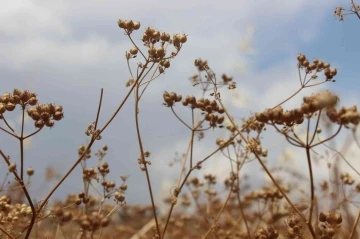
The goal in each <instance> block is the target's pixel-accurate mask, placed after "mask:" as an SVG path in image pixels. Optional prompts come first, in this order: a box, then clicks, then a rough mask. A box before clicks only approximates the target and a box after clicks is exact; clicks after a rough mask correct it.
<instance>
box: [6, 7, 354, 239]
mask: <svg viewBox="0 0 360 239" xmlns="http://www.w3.org/2000/svg"><path fill="white" fill-rule="evenodd" d="M345 11H348V13H344V12H345ZM359 11H360V7H359V5H356V4H355V3H354V2H353V1H351V9H349V10H346V9H344V8H342V7H338V8H337V9H336V10H335V15H336V16H337V17H339V19H340V20H343V18H344V16H345V15H348V14H356V15H357V16H358V17H359V18H360V16H359ZM118 26H119V27H120V29H121V30H122V31H123V32H124V34H125V35H126V36H127V37H128V38H129V40H130V42H131V44H132V46H131V47H130V49H129V50H128V51H127V52H126V53H125V58H126V60H127V66H128V69H129V74H130V75H131V78H130V79H129V80H127V81H126V83H125V86H126V87H128V88H129V90H128V93H127V94H126V96H125V97H124V100H123V101H122V102H121V104H120V105H119V106H118V108H117V109H116V110H115V111H114V113H113V115H112V116H111V117H110V118H109V119H108V120H107V122H106V123H105V124H104V125H103V126H102V127H99V126H98V121H99V117H100V111H101V105H102V99H103V90H101V94H100V100H99V105H98V108H97V114H96V118H95V120H94V121H93V122H91V123H90V124H89V125H88V127H87V128H86V129H85V135H86V136H87V137H88V138H89V143H88V144H87V145H80V146H79V148H78V152H77V157H78V158H77V160H75V163H74V164H73V165H72V166H71V168H70V169H69V170H68V171H67V172H66V174H65V175H63V176H59V175H58V173H57V172H56V170H54V169H52V168H48V169H47V172H46V174H45V175H44V178H45V180H57V181H58V182H57V184H56V186H55V187H54V188H53V189H52V190H51V191H50V192H48V194H47V196H46V197H45V198H44V199H43V200H42V201H40V202H35V201H34V200H33V199H32V198H33V197H32V196H31V195H29V192H28V188H29V186H30V179H31V177H32V176H33V175H34V174H35V173H36V169H34V168H27V169H24V161H25V160H26V159H25V156H24V140H26V139H28V138H30V137H32V136H34V135H35V134H38V133H40V131H42V130H46V128H47V127H48V128H51V127H56V125H57V124H58V123H60V122H58V121H61V120H62V119H63V118H64V110H63V108H62V107H61V106H59V105H56V104H54V103H50V104H40V103H39V102H38V101H39V99H38V96H37V95H36V94H35V93H33V92H29V91H27V90H24V91H22V90H19V89H14V90H13V92H12V93H4V94H3V95H2V96H1V97H0V120H1V121H2V122H3V125H2V126H0V129H1V130H2V131H3V133H4V134H7V135H8V136H9V137H14V138H16V139H17V140H18V141H19V144H20V160H16V159H13V158H12V157H10V156H8V155H7V154H6V149H1V150H0V154H1V158H2V159H3V160H4V161H5V163H6V164H7V166H8V173H7V174H6V175H5V179H4V183H3V184H2V185H1V197H0V230H1V232H0V233H1V238H12V239H15V238H131V239H135V238H138V239H139V238H157V239H165V238H203V239H205V238H223V239H225V238H226V239H232V238H233V239H235V238H239V239H240V238H243V239H245V238H247V239H250V238H253V239H276V238H279V239H280V238H289V239H293V238H321V239H331V238H349V239H351V238H359V237H360V230H358V228H359V226H358V222H359V218H360V212H355V213H354V211H352V210H351V209H350V207H351V206H352V208H357V207H358V204H359V203H358V202H357V201H356V200H358V199H359V193H360V181H359V178H358V177H357V178H353V176H351V175H354V172H355V174H356V175H357V176H360V174H359V172H358V169H356V168H355V167H353V166H352V165H351V164H350V163H349V162H348V161H347V159H346V158H345V156H343V155H342V154H341V153H340V152H338V151H336V150H335V149H333V148H331V147H330V146H328V145H327V143H328V142H329V141H331V140H333V139H334V138H336V137H337V136H338V135H339V133H340V131H349V130H350V133H352V134H353V135H354V136H355V131H356V128H357V126H358V125H359V123H360V113H359V112H358V111H357V107H356V106H341V107H340V106H339V98H340V97H339V96H337V95H335V94H333V93H331V92H330V91H327V90H325V91H322V92H318V93H313V94H311V95H309V96H307V97H304V98H303V102H302V104H300V105H299V106H298V107H297V108H293V109H284V108H283V106H282V105H283V104H284V103H285V102H287V101H289V100H292V98H293V97H294V96H295V95H297V94H298V93H299V92H301V91H302V90H303V89H305V88H309V87H316V86H318V85H321V84H329V83H333V82H335V77H336V75H337V70H336V68H331V67H330V63H327V62H325V61H322V60H319V59H314V60H313V61H312V62H311V61H310V60H308V58H307V57H306V56H305V55H303V54H299V55H298V56H297V68H298V72H299V81H300V86H299V89H298V90H297V91H296V92H295V93H294V94H292V95H291V96H289V97H288V98H287V99H284V101H283V102H281V103H279V104H278V105H275V106H273V107H272V108H267V109H264V110H263V111H262V112H257V113H254V114H252V115H250V116H248V117H247V118H244V119H243V120H242V122H241V123H239V122H235V120H234V118H233V117H232V115H231V113H230V112H229V110H228V107H227V106H226V105H225V104H224V103H223V101H222V97H221V94H226V93H227V92H228V91H229V90H233V89H235V88H236V87H237V85H236V83H235V81H234V79H233V77H230V76H228V75H226V74H222V75H221V77H220V79H218V78H217V75H216V74H215V73H214V72H213V71H212V70H211V68H210V66H209V64H208V61H206V60H203V59H196V60H195V62H194V66H195V68H196V74H194V75H193V76H191V77H190V78H189V79H190V81H191V84H192V85H193V86H194V87H200V90H201V92H202V96H201V97H195V96H191V95H186V96H183V95H182V94H180V93H179V92H168V91H164V93H163V96H162V97H163V100H164V103H163V104H164V106H165V107H164V109H166V110H170V111H171V112H172V113H173V115H174V119H176V120H178V121H179V122H180V124H182V125H183V126H184V128H185V129H186V130H188V132H189V135H190V139H189V143H188V147H187V150H186V152H185V153H184V154H182V155H181V156H179V157H178V158H177V159H175V160H174V162H171V166H174V165H175V164H179V165H180V166H179V167H180V171H179V175H178V177H177V184H176V185H174V188H173V190H172V192H171V195H169V196H168V197H166V198H164V199H163V200H164V203H165V204H166V205H167V206H168V208H167V213H166V214H159V213H158V209H159V208H158V206H156V203H155V200H154V195H153V190H152V185H153V184H152V180H151V175H150V173H151V170H150V168H151V160H150V155H151V153H150V152H149V151H147V150H146V146H145V144H146V142H143V140H142V137H141V130H140V127H139V125H140V123H139V116H140V115H141V114H140V111H139V105H140V103H141V99H142V97H143V93H144V92H145V90H147V89H148V87H149V85H150V84H151V82H153V81H154V80H156V79H157V78H158V77H159V76H160V75H162V74H164V73H165V72H166V71H168V70H169V69H170V68H171V64H172V61H173V60H174V59H175V58H176V56H177V55H178V54H179V52H180V51H181V50H182V47H183V46H184V44H186V42H187V35H186V34H170V33H167V32H162V31H159V30H157V29H155V28H153V27H147V28H146V29H145V30H144V32H143V33H142V38H141V41H142V44H143V46H139V45H138V44H136V43H135V41H134V40H133V39H134V37H133V35H134V34H136V32H137V31H138V30H139V29H140V22H136V21H131V20H119V21H118ZM135 58H136V59H138V58H140V60H139V61H138V62H137V64H135V65H134V64H133V61H134V60H135ZM134 69H135V70H134ZM223 88H225V89H223ZM220 92H221V94H220ZM131 94H134V96H135V104H134V113H135V114H134V115H135V123H136V134H137V140H138V145H139V156H138V158H137V163H138V164H139V169H140V170H141V171H142V172H143V173H144V174H145V176H146V180H147V182H146V183H147V187H148V193H149V195H150V198H151V201H150V202H149V205H143V206H138V205H131V204H130V205H128V204H127V203H126V192H127V189H128V185H129V186H130V187H131V183H129V182H128V181H129V180H128V177H127V176H120V175H116V173H113V172H112V168H111V165H110V164H109V163H108V162H107V161H106V160H105V158H106V155H107V152H108V151H109V150H112V149H109V147H108V146H107V145H104V146H103V147H102V148H101V149H99V150H98V151H97V152H95V153H94V152H93V151H92V146H93V143H94V142H95V141H97V140H102V137H101V136H102V135H101V134H102V132H103V131H104V130H106V129H107V128H108V126H109V125H110V124H111V123H112V121H113V119H114V118H115V117H116V116H117V114H118V113H119V111H120V110H121V109H122V107H123V105H124V103H125V102H126V101H127V99H128V98H129V96H130V95H131ZM16 107H19V108H20V109H21V113H22V127H21V131H20V132H17V131H15V130H14V129H13V128H12V127H11V126H10V124H9V123H8V121H7V120H6V119H7V117H8V113H9V112H11V111H14V109H15V108H16ZM180 107H184V108H185V109H186V110H187V111H188V113H189V115H190V119H191V121H190V122H188V120H186V119H188V117H184V116H181V115H179V114H178V113H177V112H178V108H180ZM25 114H27V115H28V116H29V117H30V118H31V119H32V120H33V123H34V126H35V129H34V132H33V133H31V134H28V135H24V124H25V120H24V118H25ZM226 120H227V121H228V122H229V123H228V124H226V123H225V122H226ZM55 122H56V124H55ZM332 127H335V128H336V130H335V131H334V132H333V131H332V130H330V129H332ZM266 128H272V129H274V130H275V131H276V132H278V133H279V134H280V135H282V136H283V137H284V139H285V140H286V141H287V142H288V143H289V145H291V146H295V147H297V148H300V149H301V150H303V152H304V153H303V155H304V162H306V165H307V168H306V170H301V171H298V170H297V169H291V168H286V167H285V166H284V165H278V167H275V168H271V167H270V166H269V165H268V163H267V158H269V156H270V154H271V152H269V150H268V149H267V148H266V147H265V146H264V145H263V141H264V138H265V137H266V134H265V133H264V131H265V129H266ZM323 129H325V130H323ZM209 130H215V131H222V132H225V133H226V135H227V137H225V138H221V137H218V138H215V139H214V140H213V142H214V145H216V146H217V149H216V150H214V151H212V152H211V151H210V152H208V156H206V157H205V158H202V159H199V158H195V157H194V153H193V152H194V149H195V148H196V144H197V142H195V140H194V139H195V137H198V139H199V140H201V139H203V138H204V137H206V135H205V134H206V133H207V131H209ZM300 130H305V137H301V135H299V133H298V132H300ZM325 131H328V132H329V134H325ZM354 140H355V141H356V143H357V144H358V145H359V146H360V144H359V142H358V141H357V139H356V137H354ZM319 147H325V148H328V149H330V150H332V151H335V152H336V157H337V158H339V159H343V160H344V161H345V162H346V163H347V164H349V166H351V168H352V170H353V172H352V173H351V174H350V173H349V172H338V171H339V169H338V168H337V167H336V165H335V166H334V167H332V169H333V171H332V172H330V173H334V175H335V176H332V177H330V179H329V180H324V181H322V182H320V183H319V182H317V181H316V180H315V179H314V175H315V174H316V173H317V171H316V168H314V163H315V161H316V158H317V157H318V156H319V155H318V153H317V151H316V149H317V148H319ZM216 154H222V155H223V156H224V157H225V158H226V159H228V163H229V164H230V166H231V171H230V172H229V174H228V177H227V178H226V179H225V180H224V181H223V182H221V181H219V179H218V178H217V176H216V175H215V174H212V173H207V174H203V173H202V171H201V170H202V167H203V165H205V164H207V163H208V162H209V161H211V159H212V157H213V156H214V155H216ZM94 157H95V158H96V159H93V158H94ZM247 163H254V164H255V163H259V164H260V166H261V167H262V169H263V172H260V173H261V174H263V173H264V174H265V175H267V176H268V178H269V179H270V181H269V182H265V183H264V184H263V185H262V186H261V187H260V188H256V187H254V186H253V182H252V181H251V179H249V177H247V175H246V173H244V172H243V166H244V165H245V164H247ZM76 167H81V168H82V183H83V190H82V191H81V192H75V193H74V194H69V195H67V196H66V197H64V198H63V199H62V200H61V201H55V202H54V201H53V200H51V201H50V199H51V196H52V195H53V193H54V192H55V191H56V190H57V189H58V187H59V186H60V185H61V184H62V183H63V182H64V180H65V179H66V178H67V177H68V176H69V175H70V174H71V173H72V172H73V170H74V169H75V168H76ZM278 171H283V172H287V173H289V174H291V176H292V177H291V179H290V180H282V179H280V178H279V174H278ZM303 171H304V172H303ZM303 173H305V174H303ZM306 173H307V174H306ZM9 175H12V176H14V178H15V179H14V180H13V181H11V180H10V179H9V178H8V176H9ZM304 175H305V176H304ZM118 176H120V180H119V181H113V180H111V178H114V177H118ZM8 181H9V182H11V183H10V184H6V182H8ZM299 183H302V184H306V185H308V187H307V192H303V191H302V189H301V187H300V186H299V185H300V184H299ZM299 192H300V193H299Z"/></svg>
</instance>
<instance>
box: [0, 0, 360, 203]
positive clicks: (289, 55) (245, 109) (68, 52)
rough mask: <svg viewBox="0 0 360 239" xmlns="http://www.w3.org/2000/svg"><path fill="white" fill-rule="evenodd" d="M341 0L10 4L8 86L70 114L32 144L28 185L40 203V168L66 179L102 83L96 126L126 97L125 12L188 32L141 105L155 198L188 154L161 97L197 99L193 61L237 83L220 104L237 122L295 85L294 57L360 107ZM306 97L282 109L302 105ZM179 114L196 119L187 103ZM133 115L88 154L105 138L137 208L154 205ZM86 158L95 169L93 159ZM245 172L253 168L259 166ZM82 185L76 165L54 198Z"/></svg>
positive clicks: (218, 160) (2, 22) (2, 66)
mask: <svg viewBox="0 0 360 239" xmlns="http://www.w3.org/2000/svg"><path fill="white" fill-rule="evenodd" d="M340 4H344V6H346V7H347V5H346V4H347V1H339V0H318V1H311V0H292V1H277V0H273V1H265V0H260V1H244V0H237V1H226V0H225V1H212V0H207V1H202V0H201V1H188V0H183V1H178V2H176V1H163V0H157V1H155V0H146V1H144V0H133V1H114V0H108V1H105V0H104V1H101V0H86V1H85V0H71V1H70V0H64V1H45V0H28V1H25V0H13V1H3V3H2V7H1V9H0V52H1V57H0V74H1V91H2V92H1V93H4V92H7V91H9V92H11V91H12V89H14V88H19V89H28V90H31V91H34V92H36V93H37V94H38V96H39V97H38V98H39V100H40V102H43V103H52V102H54V103H56V104H59V105H62V106H63V107H64V112H65V118H64V119H63V120H62V121H61V122H59V123H57V124H56V125H55V127H54V128H52V129H51V130H49V129H44V130H42V132H40V133H39V134H38V135H36V136H35V137H33V138H32V139H31V140H30V141H29V142H28V144H27V149H26V166H32V167H34V168H35V169H36V175H35V176H34V179H33V184H32V188H31V190H32V191H33V192H36V193H37V195H39V198H37V199H38V200H40V199H41V197H42V195H45V194H46V192H47V191H48V190H50V188H51V183H46V182H44V181H43V176H42V175H41V174H42V173H43V172H44V170H45V168H46V167H48V166H53V167H55V168H56V170H57V172H58V173H59V174H60V175H62V174H63V173H65V172H66V171H67V169H69V168H70V166H71V165H72V163H73V162H74V161H75V160H76V157H77V148H78V146H79V145H80V144H84V143H86V142H87V138H86V136H85V134H84V131H85V129H86V127H87V125H88V124H89V123H91V122H92V121H93V120H94V118H95V114H96V108H97V102H98V97H99V93H100V89H101V88H104V104H103V109H102V115H101V118H100V124H104V123H105V122H106V120H107V119H108V118H109V117H110V115H111V113H112V112H113V110H114V109H115V108H116V106H117V105H118V104H119V102H121V100H122V99H123V97H124V95H125V93H126V92H127V88H126V87H125V82H126V81H127V80H128V79H129V77H130V75H129V72H128V70H127V66H126V61H125V58H124V54H125V51H126V50H128V49H130V48H131V47H132V44H131V42H130V41H129V40H128V39H127V37H126V36H125V35H124V34H123V32H122V30H121V29H119V28H118V26H117V20H118V19H119V18H120V19H129V20H135V21H140V22H141V24H142V28H141V29H144V28H145V27H147V26H153V27H155V28H157V29H159V30H161V31H166V32H168V33H171V34H172V33H186V34H188V42H187V43H186V44H185V45H184V47H183V49H182V51H181V52H180V54H179V56H178V57H176V59H175V60H174V61H173V62H172V63H171V67H170V68H169V70H168V71H167V72H166V74H165V75H162V76H161V77H160V78H159V79H158V80H156V81H155V82H154V83H153V84H152V85H151V86H150V88H149V90H147V92H146V94H145V95H144V100H143V102H142V103H141V105H140V112H141V113H140V123H141V130H142V132H143V133H142V134H143V140H144V145H145V149H146V150H149V151H150V152H151V153H152V154H151V158H150V160H151V161H152V166H151V167H150V175H151V178H152V180H153V182H154V188H155V193H156V195H160V192H161V191H162V189H165V188H166V187H171V186H173V183H172V181H171V180H174V179H176V176H174V175H177V174H176V172H178V169H179V166H177V167H174V168H169V167H168V163H169V162H170V161H171V160H172V159H173V158H174V153H175V152H180V153H182V152H183V151H184V150H185V149H186V147H187V142H188V138H189V136H190V132H187V131H186V130H185V128H184V126H183V125H181V123H179V122H178V121H176V120H174V119H175V118H174V116H173V115H172V114H171V112H170V111H169V109H167V108H165V107H163V106H162V93H163V91H164V90H167V91H176V92H177V93H180V94H183V95H186V94H198V91H196V89H193V88H192V86H191V85H190V84H189V80H188V77H189V76H191V75H192V74H193V73H195V72H196V69H195V67H194V65H193V63H194V60H195V59H196V58H199V57H201V58H203V59H207V60H208V62H209V65H210V67H212V69H213V70H214V71H215V72H217V73H218V74H222V73H227V74H228V75H231V76H233V77H234V79H235V80H236V81H237V85H238V88H237V89H236V90H235V91H234V92H233V93H229V92H226V91H225V93H227V94H228V95H226V94H225V93H224V101H225V103H226V104H227V105H228V106H229V107H230V108H231V110H232V112H233V115H234V116H235V117H237V118H240V117H248V116H249V115H250V114H251V113H252V112H256V111H258V110H263V109H264V108H267V107H272V106H274V105H276V104H277V103H279V102H281V101H282V100H283V99H285V98H286V97H287V96H289V95H291V94H292V93H293V92H295V91H296V90H297V89H298V88H299V80H298V76H297V69H296V63H297V62H296V55H297V54H298V53H303V54H305V55H306V56H307V57H308V58H309V59H313V58H314V57H316V58H319V59H321V60H323V61H326V62H329V63H330V64H331V65H332V66H333V67H336V68H337V69H338V76H337V77H336V80H337V82H336V83H331V84H326V85H324V86H322V87H321V88H317V89H318V90H320V89H325V88H328V89H330V90H332V91H334V92H335V93H337V94H339V95H340V96H341V103H342V104H344V105H346V106H350V105H353V104H359V103H360V97H359V89H360V87H359V85H358V76H359V73H360V68H359V63H358V57H359V53H360V52H359V47H358V42H359V40H360V33H359V31H358V29H359V27H360V22H359V21H358V20H357V19H356V18H355V17H354V16H350V17H348V18H346V19H345V21H344V22H340V21H338V20H337V19H336V18H335V17H334V16H333V12H334V9H335V7H337V6H338V5H340ZM140 38H141V31H139V32H135V33H134V40H136V42H137V43H139V44H140V45H141V43H140V41H139V39H140ZM314 90H315V89H314ZM312 91H313V90H308V91H305V92H304V94H310V93H311V92H312ZM304 94H300V95H299V97H297V98H295V99H294V101H292V102H290V103H289V104H287V105H286V106H287V107H294V106H297V105H298V103H299V102H300V100H301V95H304ZM179 112H181V113H182V114H184V115H186V114H189V112H188V111H186V110H181V109H179ZM133 115H134V114H133V100H132V98H130V100H129V102H128V103H127V104H126V105H125V107H124V108H123V111H122V112H121V113H120V114H119V115H118V117H117V118H116V119H115V120H114V122H113V124H112V125H110V127H109V128H108V129H107V131H105V132H104V134H103V139H102V140H101V141H100V142H97V143H96V144H95V146H94V148H93V151H96V150H97V149H99V148H100V147H101V146H102V145H103V144H107V145H108V146H109V152H108V156H107V157H106V159H107V161H109V163H110V165H111V178H112V179H113V180H116V181H119V176H120V175H130V178H129V181H128V185H129V190H128V194H127V200H128V202H129V203H139V202H140V203H141V202H148V192H147V189H146V185H145V177H144V174H143V173H142V172H140V170H139V167H138V164H137V161H136V160H137V157H138V154H139V149H138V144H137V141H136V135H135V132H136V131H135V125H134V116H133ZM185 117H187V116H185ZM9 120H10V122H11V124H12V125H14V126H15V127H18V126H19V122H20V121H19V110H16V111H15V112H14V113H12V114H9ZM26 130H27V132H31V131H32V130H33V126H32V125H31V124H30V123H29V124H27V128H26ZM216 135H225V134H224V133H223V132H220V131H219V130H215V131H214V132H211V133H209V136H210V137H211V136H216ZM267 136H268V137H269V135H267ZM344 137H345V136H344ZM275 138H276V140H269V141H268V142H266V143H265V147H268V148H269V149H270V154H269V157H270V158H269V159H271V158H272V160H277V156H278V153H279V152H280V151H281V150H280V149H281V148H282V147H283V146H284V145H285V143H284V142H283V141H282V140H281V138H280V137H275ZM0 147H1V149H2V150H3V151H4V152H5V153H6V154H8V155H10V156H11V157H12V159H13V160H14V161H16V160H17V159H18V158H19V153H18V142H16V140H14V139H12V138H10V137H9V136H8V135H5V134H4V133H1V134H0ZM215 148H216V145H215V143H214V141H213V140H204V141H203V142H200V143H197V146H196V150H195V156H196V158H197V159H199V160H200V159H202V158H203V157H204V156H206V155H207V154H208V153H209V152H211V151H212V150H214V149H215ZM271 149H272V150H273V151H271ZM290 149H291V150H292V148H290ZM354 150H355V152H356V150H359V149H357V148H354ZM271 152H274V153H271ZM89 165H93V166H95V165H96V162H95V159H93V160H92V161H89ZM252 165H256V163H255V162H254V163H253V164H252ZM299 165H300V166H304V165H303V164H301V163H299ZM250 168H251V169H250ZM214 169H215V172H216V173H218V174H219V175H221V176H222V177H224V176H227V175H226V173H227V170H228V162H227V161H226V162H225V161H224V159H223V158H222V157H221V156H220V155H218V156H215V157H214V159H213V160H212V161H209V163H208V164H207V165H204V169H203V170H204V171H203V172H210V171H213V172H214ZM245 170H247V171H248V173H250V174H251V173H254V171H255V170H258V168H257V167H256V166H253V167H248V168H247V169H245ZM4 172H5V171H2V173H4ZM324 174H325V173H324ZM81 187H82V183H81V171H80V170H76V171H75V172H74V174H73V175H72V176H71V177H69V178H68V180H66V181H65V183H64V184H63V186H61V187H60V189H59V192H58V193H57V194H55V198H61V197H62V196H61V195H62V193H64V192H72V193H77V192H78V191H79V190H80V189H81ZM163 193H164V191H163ZM166 193H169V191H168V190H165V194H166Z"/></svg>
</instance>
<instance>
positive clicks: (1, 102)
mask: <svg viewBox="0 0 360 239" xmlns="http://www.w3.org/2000/svg"><path fill="white" fill-rule="evenodd" d="M37 102H38V100H37V97H36V94H35V93H32V92H30V91H27V90H25V91H21V90H19V89H14V91H13V93H12V94H11V93H9V92H6V93H4V94H3V95H2V96H0V115H2V114H4V113H5V111H13V110H14V109H15V108H16V105H21V106H22V107H23V108H25V107H26V106H27V105H32V106H34V105H36V104H37Z"/></svg>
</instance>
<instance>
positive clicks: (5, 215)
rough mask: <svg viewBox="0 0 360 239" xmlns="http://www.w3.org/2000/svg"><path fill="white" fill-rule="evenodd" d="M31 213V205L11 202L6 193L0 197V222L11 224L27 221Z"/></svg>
mask: <svg viewBox="0 0 360 239" xmlns="http://www.w3.org/2000/svg"><path fill="white" fill-rule="evenodd" d="M31 215H32V211H31V207H29V206H27V205H26V204H19V203H16V204H11V199H10V197H9V196H7V195H3V196H1V197H0V224H1V225H7V224H9V225H11V224H13V223H19V222H24V223H27V222H28V221H29V220H30V218H31Z"/></svg>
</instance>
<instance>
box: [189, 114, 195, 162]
mask: <svg viewBox="0 0 360 239" xmlns="http://www.w3.org/2000/svg"><path fill="white" fill-rule="evenodd" d="M191 121H192V129H191V147H190V168H192V167H193V150H194V134H195V129H194V127H195V125H194V124H195V123H194V109H191Z"/></svg>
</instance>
